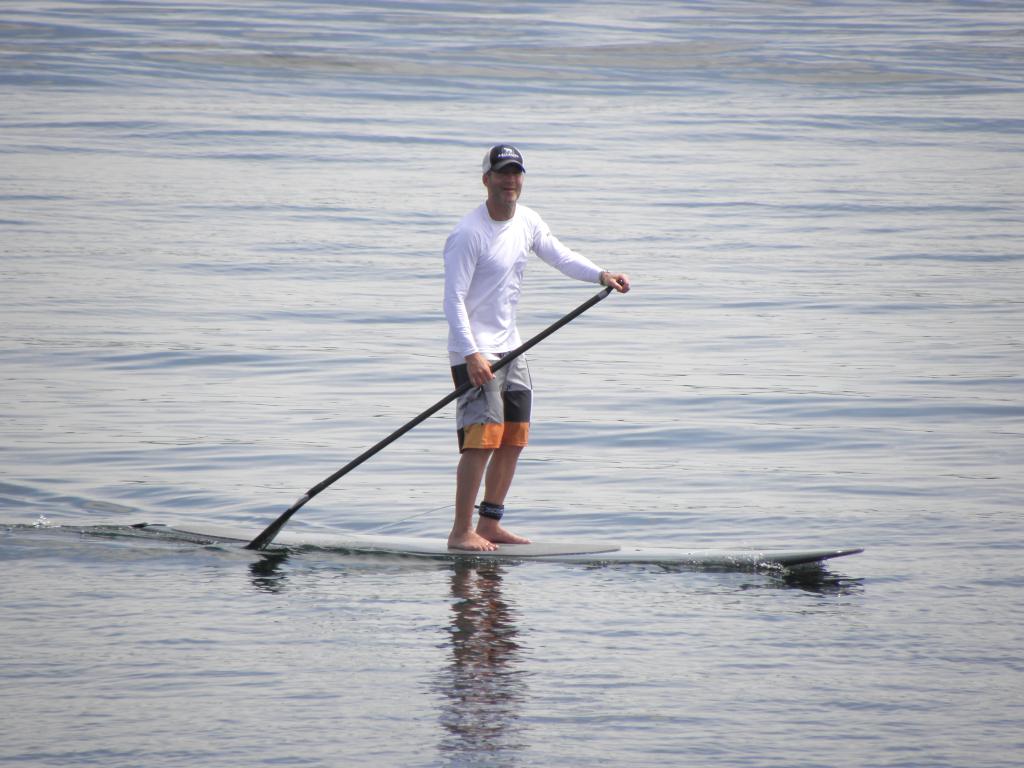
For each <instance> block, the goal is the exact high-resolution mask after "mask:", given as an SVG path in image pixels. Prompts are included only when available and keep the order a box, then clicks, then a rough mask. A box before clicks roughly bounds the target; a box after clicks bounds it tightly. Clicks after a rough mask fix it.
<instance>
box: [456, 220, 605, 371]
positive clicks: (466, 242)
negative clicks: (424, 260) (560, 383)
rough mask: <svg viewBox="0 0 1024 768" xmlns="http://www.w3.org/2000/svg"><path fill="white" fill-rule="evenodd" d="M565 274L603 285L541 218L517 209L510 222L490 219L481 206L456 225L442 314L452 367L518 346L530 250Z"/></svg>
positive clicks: (597, 274) (589, 263) (595, 271)
mask: <svg viewBox="0 0 1024 768" xmlns="http://www.w3.org/2000/svg"><path fill="white" fill-rule="evenodd" d="M531 251H532V252H533V253H535V254H537V256H539V257H540V258H541V259H543V260H544V261H545V262H546V263H547V264H550V265H551V266H552V267H554V268H555V269H557V270H559V271H560V272H562V273H563V274H565V275H567V276H569V277H573V278H575V279H577V280H582V281H584V282H588V283H599V282H600V281H601V272H602V271H603V270H602V269H601V268H600V267H598V266H597V265H596V264H594V263H593V262H592V261H591V260H590V259H588V258H587V257H586V256H583V255H581V254H579V253H576V252H575V251H573V250H571V249H569V248H567V247H566V246H564V245H562V243H560V242H559V241H558V238H556V237H555V236H554V235H552V234H551V230H550V229H548V226H547V224H545V223H544V221H543V219H541V217H540V216H539V215H538V214H537V213H536V212H535V211H534V210H532V209H530V208H527V207H526V206H525V205H518V204H517V205H516V212H515V215H514V216H513V217H512V218H511V219H509V220H508V221H494V220H493V219H492V218H491V216H490V214H489V213H488V212H487V204H486V203H481V204H480V206H479V207H478V208H475V209H474V210H472V211H470V212H469V213H468V214H466V216H464V217H463V219H462V220H461V221H460V222H459V223H458V224H457V225H456V227H455V229H454V230H452V233H451V234H450V235H449V236H448V240H447V241H446V242H445V245H444V314H445V317H446V318H447V319H448V352H449V356H450V357H451V360H452V364H453V365H455V364H458V363H463V362H465V358H466V356H467V355H471V354H473V353H474V352H482V353H484V354H488V353H491V354H496V353H502V352H508V351H510V350H512V349H515V348H516V347H518V346H519V345H520V344H521V343H522V341H521V340H520V338H519V330H518V329H517V328H516V307H517V305H518V304H519V294H520V289H521V286H522V282H523V270H524V269H525V268H526V262H527V260H528V258H529V254H530V252H531Z"/></svg>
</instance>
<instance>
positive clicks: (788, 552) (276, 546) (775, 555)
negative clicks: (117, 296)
mask: <svg viewBox="0 0 1024 768" xmlns="http://www.w3.org/2000/svg"><path fill="white" fill-rule="evenodd" d="M131 528H132V529H133V530H136V531H139V532H142V531H145V532H146V533H152V534H156V535H158V536H160V537H161V538H166V539H168V540H180V541H190V542H194V543H197V544H230V545H235V544H243V545H244V544H246V543H247V542H249V541H250V540H251V538H252V536H253V535H254V533H253V532H252V531H246V530H244V529H240V528H224V527H217V526H206V525H203V526H196V527H192V526H188V527H187V528H186V527H178V528H171V527H168V526H164V525H158V524H151V523H138V524H136V525H133V526H131ZM107 530H110V529H109V528H108V529H107ZM301 548H315V549H324V550H336V551H344V552H353V553H364V554H384V555H403V556H409V557H428V558H465V557H472V558H488V559H497V560H539V561H545V562H564V563H659V564H664V565H689V566H703V567H719V568H756V567H770V566H796V565H806V564H808V563H818V562H821V561H823V560H829V559H832V558H835V557H845V556H846V555H855V554H857V553H858V552H863V551H864V550H863V548H860V547H852V548H840V549H827V548H826V549H758V548H744V549H718V548H716V549H688V548H684V547H670V546H644V545H639V544H616V543H613V542H604V541H540V542H536V543H533V544H501V545H499V546H498V549H496V550H495V551H493V552H469V551H466V550H459V549H451V548H449V547H448V544H447V542H446V541H445V540H444V539H433V538H424V537H417V536H385V535H371V534H358V533H346V532H341V531H338V532H333V533H310V532H305V531H282V532H281V533H279V534H278V535H277V537H276V538H275V539H274V542H273V544H271V545H270V546H269V547H268V550H269V551H273V550H289V549H301Z"/></svg>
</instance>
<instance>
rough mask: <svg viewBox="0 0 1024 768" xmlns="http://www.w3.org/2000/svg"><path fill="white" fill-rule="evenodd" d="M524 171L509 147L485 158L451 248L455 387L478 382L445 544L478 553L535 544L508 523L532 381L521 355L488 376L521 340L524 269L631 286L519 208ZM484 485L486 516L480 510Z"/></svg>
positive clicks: (464, 400)
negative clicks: (533, 260) (475, 202)
mask: <svg viewBox="0 0 1024 768" xmlns="http://www.w3.org/2000/svg"><path fill="white" fill-rule="evenodd" d="M525 174H526V165H525V163H524V162H523V156H522V153H520V152H519V150H518V149H516V148H515V147H513V146H510V145H508V144H499V145H497V146H494V147H491V149H489V150H488V151H487V154H485V155H484V162H483V184H484V187H485V188H486V189H487V200H486V201H485V202H484V203H482V204H481V205H479V206H478V207H477V208H476V209H474V210H473V211H471V212H470V213H469V214H467V215H466V216H465V217H464V218H463V219H462V221H460V222H459V223H458V225H457V226H456V227H455V229H454V230H453V231H452V233H451V234H450V235H449V236H448V240H447V241H446V242H445V246H444V312H445V317H446V318H447V319H448V354H449V357H450V360H451V365H452V376H453V378H454V379H455V383H456V385H460V384H462V383H463V382H465V381H467V380H468V381H470V382H471V383H472V384H473V387H474V388H473V389H470V390H469V391H468V392H467V393H466V394H465V395H463V396H462V397H461V398H460V399H459V403H458V407H457V410H456V426H457V428H458V433H459V451H460V453H461V455H460V457H459V465H458V470H457V472H456V487H455V523H454V525H453V526H452V531H451V534H450V535H449V536H448V546H449V547H451V548H453V549H466V550H471V551H477V552H486V551H493V550H495V549H497V545H498V544H528V543H529V540H528V539H525V538H523V537H521V536H517V535H516V534H514V533H511V532H510V531H508V530H506V529H505V528H504V527H503V526H502V525H501V522H500V521H501V518H502V514H503V512H504V504H505V496H506V494H507V493H508V490H509V488H510V486H511V485H512V478H513V476H514V475H515V471H516V463H517V461H518V460H519V454H520V453H521V452H522V450H523V448H524V447H525V446H526V443H527V437H528V434H529V428H530V407H531V403H532V391H531V390H532V384H531V381H530V372H529V369H528V368H527V365H526V360H525V359H524V357H519V358H517V359H516V360H514V361H513V362H511V363H510V364H509V365H507V366H505V367H504V368H502V369H500V370H499V371H498V373H497V374H495V373H493V372H492V371H491V366H490V363H491V362H493V361H495V360H497V359H499V358H500V357H501V356H502V355H503V354H505V353H506V352H510V351H512V350H513V349H515V348H516V347H518V346H519V345H520V344H521V343H522V342H521V340H520V338H519V331H518V330H517V329H516V305H517V303H518V301H519V293H520V288H521V285H522V278H523V270H524V268H525V267H526V262H527V260H528V257H529V254H530V252H531V251H532V252H533V253H535V254H536V255H537V256H539V257H540V258H541V259H542V260H543V261H545V262H546V263H547V264H549V265H551V266H552V267H554V268H555V269H557V270H559V271H560V272H562V273H563V274H565V275H568V276H569V277H572V278H575V279H577V280H583V281H585V282H590V283H600V284H601V285H605V286H611V287H612V288H614V289H615V290H616V291H618V292H619V293H625V292H626V291H628V290H629V277H628V276H626V275H624V274H619V273H612V272H608V271H606V270H603V269H601V268H600V267H598V266H597V265H595V264H594V263H593V262H592V261H590V259H588V258H586V257H585V256H581V255H580V254H578V253H576V252H574V251H572V250H570V249H568V248H566V247H565V246H564V245H562V244H561V243H560V242H559V241H558V240H557V239H556V238H555V237H554V236H553V235H552V234H551V231H550V230H549V229H548V227H547V225H546V224H545V223H544V222H543V220H541V218H540V216H538V215H537V214H536V213H535V212H534V211H532V210H531V209H529V208H527V207H526V206H524V205H519V204H518V201H519V196H520V194H522V191H523V179H524V176H525ZM481 482H483V483H484V497H483V500H482V501H481V503H480V519H479V522H478V523H477V526H476V528H475V529H474V527H473V510H474V507H475V505H476V498H477V494H478V493H479V490H480V484H481Z"/></svg>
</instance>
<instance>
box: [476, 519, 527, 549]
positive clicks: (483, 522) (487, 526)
mask: <svg viewBox="0 0 1024 768" xmlns="http://www.w3.org/2000/svg"><path fill="white" fill-rule="evenodd" d="M476 532H477V533H478V534H479V535H480V536H481V537H482V538H483V539H484V540H486V541H489V542H491V543H493V544H529V543H530V540H529V539H524V538H523V537H522V536H517V535H516V534H514V533H512V531H508V530H506V529H504V528H502V527H501V526H500V525H499V524H498V521H497V520H491V519H488V518H486V517H484V518H481V519H480V522H479V523H477V526H476Z"/></svg>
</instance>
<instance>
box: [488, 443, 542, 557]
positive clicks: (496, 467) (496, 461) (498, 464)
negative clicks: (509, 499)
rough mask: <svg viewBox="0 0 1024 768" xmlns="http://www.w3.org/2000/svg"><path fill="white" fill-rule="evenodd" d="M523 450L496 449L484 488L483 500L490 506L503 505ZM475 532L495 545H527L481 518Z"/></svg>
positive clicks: (498, 526)
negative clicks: (490, 504) (489, 503)
mask: <svg viewBox="0 0 1024 768" xmlns="http://www.w3.org/2000/svg"><path fill="white" fill-rule="evenodd" d="M522 452H523V449H522V448H521V447H519V446H514V445H505V446H502V447H501V448H498V449H497V450H496V451H495V452H494V453H493V454H492V455H491V461H490V463H489V464H488V465H487V479H486V483H487V484H486V488H485V490H484V499H485V500H487V501H489V502H491V503H492V504H504V503H505V496H506V495H507V494H508V489H509V488H511V487H512V478H513V477H515V474H516V463H517V462H518V461H519V454H520V453H522ZM476 532H477V533H478V534H480V536H482V537H483V538H484V539H486V540H487V541H490V542H493V543H495V544H529V543H530V540H529V539H524V538H523V537H522V536H517V535H516V534H514V533H512V532H511V531H508V530H506V529H505V528H503V527H502V526H501V525H500V524H499V522H498V521H497V520H493V519H491V518H488V517H481V518H480V520H479V522H477V526H476Z"/></svg>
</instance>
